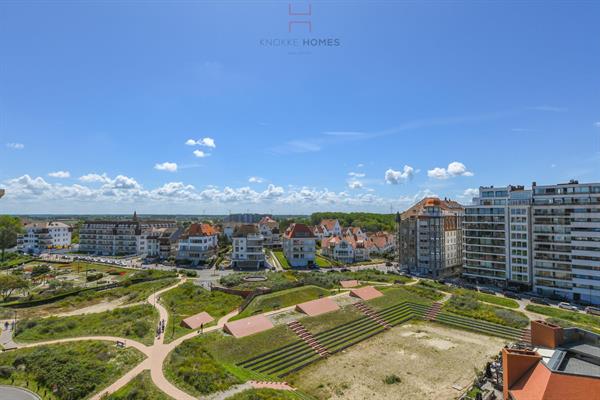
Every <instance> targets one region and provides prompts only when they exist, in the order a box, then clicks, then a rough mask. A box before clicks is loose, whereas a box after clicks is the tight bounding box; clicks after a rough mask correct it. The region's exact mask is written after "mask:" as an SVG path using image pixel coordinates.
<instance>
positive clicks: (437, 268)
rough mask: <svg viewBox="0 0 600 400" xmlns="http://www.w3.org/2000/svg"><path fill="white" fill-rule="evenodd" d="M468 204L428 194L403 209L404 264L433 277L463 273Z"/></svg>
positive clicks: (402, 257) (402, 252)
mask: <svg viewBox="0 0 600 400" xmlns="http://www.w3.org/2000/svg"><path fill="white" fill-rule="evenodd" d="M463 215H464V208H463V207H462V206H461V205H460V204H459V203H457V202H455V201H452V200H448V199H444V200H442V199H439V198H437V197H426V198H424V199H423V200H421V201H419V202H418V203H417V204H415V205H414V206H412V207H411V208H409V209H408V210H406V211H405V212H403V213H402V220H401V223H400V244H399V245H400V249H401V251H400V264H401V266H402V267H404V268H408V269H409V270H410V271H412V272H417V273H419V274H423V275H428V276H431V277H433V278H446V277H449V276H455V275H458V274H460V272H461V267H462V263H463V259H462V221H463Z"/></svg>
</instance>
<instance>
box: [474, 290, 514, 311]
mask: <svg viewBox="0 0 600 400" xmlns="http://www.w3.org/2000/svg"><path fill="white" fill-rule="evenodd" d="M475 298H476V299H477V300H479V301H485V302H486V303H492V304H496V305H499V306H502V307H507V308H519V303H517V302H516V301H515V300H513V299H509V298H506V297H498V296H494V295H492V294H487V293H481V292H475Z"/></svg>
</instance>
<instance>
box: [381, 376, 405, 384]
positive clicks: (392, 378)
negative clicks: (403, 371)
mask: <svg viewBox="0 0 600 400" xmlns="http://www.w3.org/2000/svg"><path fill="white" fill-rule="evenodd" d="M383 382H384V383H385V384H386V385H394V384H396V383H400V382H402V380H401V379H400V377H399V376H398V375H395V374H392V375H388V376H386V377H385V379H384V380H383Z"/></svg>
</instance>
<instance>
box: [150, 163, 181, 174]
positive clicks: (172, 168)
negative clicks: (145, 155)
mask: <svg viewBox="0 0 600 400" xmlns="http://www.w3.org/2000/svg"><path fill="white" fill-rule="evenodd" d="M154 169H157V170H159V171H169V172H177V163H174V162H168V161H165V162H164V163H162V164H155V165H154Z"/></svg>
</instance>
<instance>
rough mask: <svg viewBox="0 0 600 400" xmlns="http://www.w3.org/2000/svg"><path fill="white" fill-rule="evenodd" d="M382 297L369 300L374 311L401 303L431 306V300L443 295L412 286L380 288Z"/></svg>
mask: <svg viewBox="0 0 600 400" xmlns="http://www.w3.org/2000/svg"><path fill="white" fill-rule="evenodd" d="M380 291H381V292H382V293H383V294H384V296H383V297H378V298H376V299H373V300H369V302H368V303H369V305H370V306H371V307H373V308H375V309H382V308H386V307H390V306H393V305H396V304H398V303H400V302H403V301H412V302H415V303H422V304H431V303H432V300H439V299H441V298H442V297H443V295H442V294H441V293H439V292H436V291H435V290H433V289H425V288H418V287H414V286H403V287H389V288H381V289H380Z"/></svg>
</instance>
